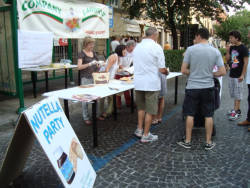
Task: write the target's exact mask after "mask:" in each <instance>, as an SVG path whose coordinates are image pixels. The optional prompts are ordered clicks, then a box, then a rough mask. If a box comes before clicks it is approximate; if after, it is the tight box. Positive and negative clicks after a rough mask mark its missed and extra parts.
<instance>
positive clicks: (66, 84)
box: [64, 69, 68, 89]
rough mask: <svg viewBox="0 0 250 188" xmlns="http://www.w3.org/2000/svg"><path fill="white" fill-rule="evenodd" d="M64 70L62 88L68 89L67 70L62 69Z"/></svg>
mask: <svg viewBox="0 0 250 188" xmlns="http://www.w3.org/2000/svg"><path fill="white" fill-rule="evenodd" d="M64 70H65V82H64V87H65V89H67V88H68V69H64Z"/></svg>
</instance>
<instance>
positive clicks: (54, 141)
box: [0, 97, 96, 188]
mask: <svg viewBox="0 0 250 188" xmlns="http://www.w3.org/2000/svg"><path fill="white" fill-rule="evenodd" d="M35 138H36V139H37V140H38V142H39V143H40V145H41V146H42V149H43V150H44V152H45V153H46V155H47V157H48V159H49V161H50V163H51V164H52V166H53V168H54V169H55V171H56V173H57V175H58V176H59V178H60V180H61V182H62V183H63V185H64V186H65V187H67V188H71V187H72V188H73V187H76V188H78V187H82V188H91V187H93V185H94V182H95V178H96V173H95V171H94V169H93V167H92V165H91V163H90V162H89V160H88V157H87V155H86V153H85V151H84V149H83V147H82V146H81V144H80V141H79V140H78V138H77V136H76V134H75V132H74V131H73V129H72V127H71V125H70V123H69V121H68V119H67V117H66V116H65V114H64V112H63V109H62V107H61V105H60V102H59V99H58V98H55V97H49V98H46V99H44V100H42V101H40V102H39V103H37V104H35V105H33V106H32V107H30V108H28V109H27V110H25V111H24V112H23V113H22V114H21V115H20V118H19V120H18V124H17V126H16V130H15V133H14V136H13V139H12V141H11V143H10V146H9V148H8V150H7V153H6V156H5V159H4V162H3V165H2V167H1V171H0V185H6V186H7V185H8V184H9V183H10V182H11V181H13V179H15V178H16V177H17V176H18V175H19V174H20V172H21V171H22V169H23V167H24V164H25V160H26V159H27V157H28V155H29V152H30V150H31V148H32V144H33V142H34V140H35Z"/></svg>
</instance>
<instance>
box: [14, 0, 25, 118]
mask: <svg viewBox="0 0 250 188" xmlns="http://www.w3.org/2000/svg"><path fill="white" fill-rule="evenodd" d="M11 13H12V14H11V23H12V24H11V26H12V37H13V40H12V41H13V54H14V66H15V67H14V68H15V79H16V92H17V95H18V98H19V108H18V110H17V112H18V114H20V113H21V112H22V111H24V110H25V107H24V95H23V83H22V70H21V69H19V68H18V33H17V28H18V27H17V2H16V0H13V2H12V10H11Z"/></svg>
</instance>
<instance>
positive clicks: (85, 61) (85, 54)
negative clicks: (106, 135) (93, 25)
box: [77, 37, 99, 125]
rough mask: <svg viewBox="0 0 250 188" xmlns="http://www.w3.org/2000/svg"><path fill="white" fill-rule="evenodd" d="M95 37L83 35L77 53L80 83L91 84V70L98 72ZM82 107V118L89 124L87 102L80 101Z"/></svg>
mask: <svg viewBox="0 0 250 188" xmlns="http://www.w3.org/2000/svg"><path fill="white" fill-rule="evenodd" d="M94 46H95V39H93V38H91V37H85V38H84V39H83V49H82V51H81V52H80V53H79V55H78V62H77V67H78V70H80V75H81V84H82V85H88V84H93V77H92V73H93V72H98V70H99V67H98V64H97V61H98V58H97V55H96V53H95V52H94V50H93V49H94ZM82 107H83V119H84V122H85V123H86V124H87V125H90V124H91V123H92V122H91V121H90V117H89V111H88V104H87V103H86V102H82Z"/></svg>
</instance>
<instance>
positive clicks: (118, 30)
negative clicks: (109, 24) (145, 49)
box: [110, 16, 141, 37]
mask: <svg viewBox="0 0 250 188" xmlns="http://www.w3.org/2000/svg"><path fill="white" fill-rule="evenodd" d="M116 35H118V36H133V37H139V36H141V29H140V25H139V22H138V21H137V20H129V19H127V18H121V17H118V16H116V17H114V27H113V28H111V29H110V36H116Z"/></svg>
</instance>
